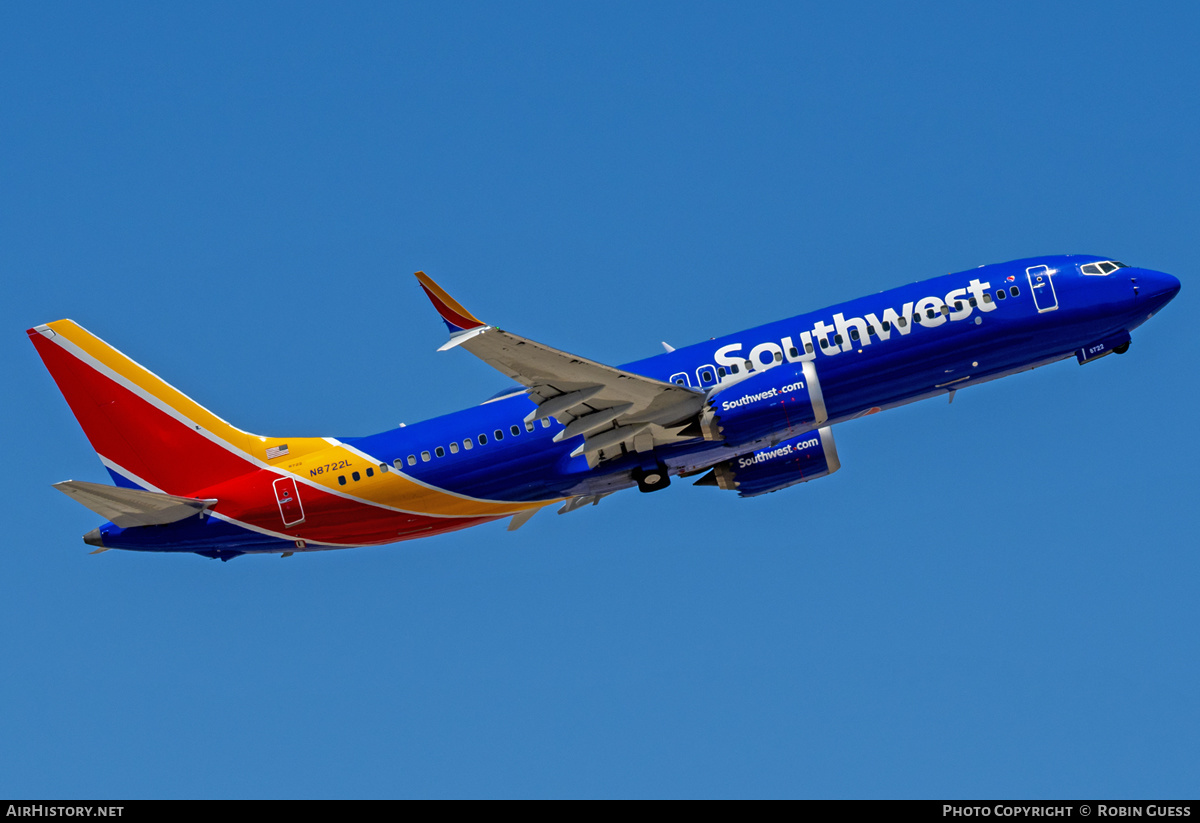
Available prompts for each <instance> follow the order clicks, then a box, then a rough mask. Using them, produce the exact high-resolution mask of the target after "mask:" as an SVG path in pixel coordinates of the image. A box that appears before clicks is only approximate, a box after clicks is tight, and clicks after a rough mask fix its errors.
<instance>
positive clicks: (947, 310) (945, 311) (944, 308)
mask: <svg viewBox="0 0 1200 823" xmlns="http://www.w3.org/2000/svg"><path fill="white" fill-rule="evenodd" d="M941 312H942V314H944V315H947V316H949V315H950V307H949V306H947V305H946V304H945V303H943V304H942V308H941Z"/></svg>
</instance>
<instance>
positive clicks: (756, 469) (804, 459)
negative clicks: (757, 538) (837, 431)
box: [697, 426, 842, 497]
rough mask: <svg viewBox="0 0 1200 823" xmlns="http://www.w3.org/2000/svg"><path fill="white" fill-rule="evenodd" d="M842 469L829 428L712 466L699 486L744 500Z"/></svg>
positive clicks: (699, 482)
mask: <svg viewBox="0 0 1200 823" xmlns="http://www.w3.org/2000/svg"><path fill="white" fill-rule="evenodd" d="M841 467H842V463H841V461H840V460H839V459H838V454H837V446H836V445H834V442H833V432H832V431H830V429H829V427H828V426H825V427H824V428H820V429H817V430H816V431H811V432H808V433H806V434H802V435H800V436H799V437H793V438H790V439H788V440H785V441H783V442H782V443H779V444H778V445H775V446H770V447H768V448H765V449H759V450H758V451H756V452H752V453H750V454H744V455H742V456H741V457H735V458H733V459H732V460H726V461H725V462H724V463H718V464H717V465H716V466H713V470H712V472H711V473H710V474H707V475H705V476H704V478H703V479H701V480H700V481H698V483H697V485H713V486H718V487H720V488H722V489H726V490H728V491H736V492H737V493H738V494H739V495H740V496H741V497H756V496H757V495H760V494H768V493H769V492H775V491H779V490H780V489H786V488H787V487H788V486H794V485H796V484H797V483H806V482H808V481H809V480H816V479H817V478H818V477H825V476H827V475H830V474H833V473H834V472H835V471H837V470H838V469H840V468H841Z"/></svg>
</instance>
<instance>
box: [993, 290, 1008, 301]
mask: <svg viewBox="0 0 1200 823" xmlns="http://www.w3.org/2000/svg"><path fill="white" fill-rule="evenodd" d="M996 297H997V298H999V299H1000V300H1003V299H1005V298H1006V297H1008V292H1006V291H1005V290H1004V289H1000V290H999V291H997V292H996Z"/></svg>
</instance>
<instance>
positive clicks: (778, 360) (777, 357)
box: [775, 351, 783, 363]
mask: <svg viewBox="0 0 1200 823" xmlns="http://www.w3.org/2000/svg"><path fill="white" fill-rule="evenodd" d="M775 362H776V363H782V362H783V352H781V351H777V352H775Z"/></svg>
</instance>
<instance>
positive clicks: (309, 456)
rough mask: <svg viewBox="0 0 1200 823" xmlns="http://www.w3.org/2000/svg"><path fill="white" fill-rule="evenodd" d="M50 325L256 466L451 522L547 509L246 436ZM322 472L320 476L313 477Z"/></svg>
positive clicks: (289, 440) (333, 452)
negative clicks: (276, 451)
mask: <svg viewBox="0 0 1200 823" xmlns="http://www.w3.org/2000/svg"><path fill="white" fill-rule="evenodd" d="M47 325H48V327H49V328H50V329H51V330H52V331H53V332H54V333H55V334H57V335H61V336H62V337H63V338H64V339H65V340H67V341H68V342H70V343H72V344H74V345H75V346H76V347H78V348H79V349H80V350H81V351H82V352H84V353H85V354H87V355H88V356H90V357H92V358H94V359H95V360H96V361H97V362H99V363H100V364H101V365H103V366H104V367H106V368H108V369H110V370H111V371H113V372H115V373H116V374H117V375H119V376H120V377H121V378H123V379H124V380H126V381H128V382H129V383H130V384H132V385H133V386H134V387H136V389H137V390H139V391H140V393H141V394H142V395H143V396H148V397H151V398H153V399H154V400H155V401H157V402H158V404H159V405H161V406H165V407H167V408H169V409H171V410H173V411H174V412H175V413H176V414H177V415H178V416H180V417H183V418H186V419H187V420H188V421H191V424H192V425H195V426H199V427H201V428H202V429H203V430H204V431H205V432H207V433H208V434H211V435H213V436H215V437H216V438H217V439H219V440H222V441H224V442H225V443H227V444H228V445H229V446H230V447H231V448H232V449H234V450H236V451H238V452H241V453H242V454H243V455H244V456H246V457H248V458H249V459H250V460H251V461H253V462H254V463H256V464H258V465H260V466H261V465H267V466H270V467H271V468H272V469H276V470H279V471H283V472H290V473H292V474H295V475H297V476H298V477H300V478H302V479H303V480H305V481H306V482H309V483H313V484H315V485H319V486H323V487H325V488H328V489H329V490H330V491H332V492H335V493H338V494H344V495H347V496H350V497H354V498H358V499H360V500H363V501H365V502H369V503H375V504H378V505H380V506H386V507H388V508H393V509H400V510H402V511H406V512H412V513H415V514H429V515H441V516H448V517H487V516H493V517H502V516H504V515H507V514H514V513H516V512H521V511H525V510H527V509H531V508H537V507H539V506H544V505H546V504H547V501H541V502H538V503H517V502H511V503H510V502H504V501H490V500H476V499H472V498H466V497H462V496H459V495H455V494H453V493H450V492H446V491H442V490H440V489H434V488H430V487H428V486H426V485H423V484H421V483H418V482H416V481H414V480H412V479H411V478H409V477H406V476H404V475H402V474H400V473H398V472H396V471H395V470H394V469H393V470H390V471H388V472H387V473H384V472H383V471H381V470H380V468H379V464H378V463H373V462H370V461H368V460H366V459H365V458H364V457H363V456H362V455H361V454H360V453H358V452H355V451H353V450H352V449H349V448H347V447H346V446H344V445H340V444H337V445H335V444H332V443H330V441H328V440H326V439H325V438H323V437H264V436H261V435H257V434H251V433H249V432H245V431H242V430H241V429H239V428H237V427H236V426H233V425H231V424H230V423H228V422H226V421H225V420H222V419H221V418H220V417H218V416H217V415H215V414H213V413H212V412H211V411H209V410H208V409H206V408H204V407H203V406H201V405H200V404H199V403H197V402H196V401H194V400H192V399H191V398H190V397H188V396H187V395H185V394H184V393H183V392H181V391H179V390H178V389H176V388H175V387H174V386H171V385H170V384H169V383H167V382H166V381H165V380H163V379H162V378H160V377H158V376H157V375H155V374H154V373H153V372H151V371H149V370H147V369H146V368H144V367H142V366H140V365H138V364H137V363H135V362H134V361H133V360H130V359H129V358H128V357H126V356H125V355H124V354H122V353H121V352H119V351H117V350H116V349H114V348H113V347H112V346H110V345H108V344H107V343H105V342H104V341H103V340H101V339H100V338H98V337H96V336H95V335H93V334H91V333H90V332H88V331H87V330H86V329H84V328H83V327H82V326H80V325H78V324H77V323H75V322H73V321H71V320H56V321H55V322H53V323H49V324H47ZM282 445H286V446H287V448H288V453H287V454H286V455H283V456H281V457H277V458H274V459H270V460H268V459H267V454H266V452H267V449H268V448H272V447H275V446H282ZM339 463H341V464H343V465H342V467H341V468H340V469H337V470H334V469H331V468H329V467H332V466H336V465H338V464H339ZM368 466H370V467H371V468H372V470H373V472H374V476H373V477H367V476H366V469H367V467H368ZM318 468H319V469H321V471H319V472H317V473H316V474H314V473H313V472H314V471H315V470H316V469H318ZM249 470H251V468H250V467H249V466H247V471H249ZM355 471H357V472H359V473H360V474H359V476H360V478H361V479H360V480H358V481H355V480H353V479H352V478H353V472H355ZM339 476H343V477H345V478H346V484H345V485H342V484H340V483H338V477H339Z"/></svg>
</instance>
